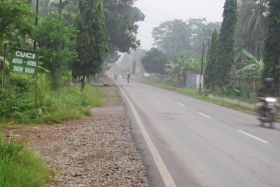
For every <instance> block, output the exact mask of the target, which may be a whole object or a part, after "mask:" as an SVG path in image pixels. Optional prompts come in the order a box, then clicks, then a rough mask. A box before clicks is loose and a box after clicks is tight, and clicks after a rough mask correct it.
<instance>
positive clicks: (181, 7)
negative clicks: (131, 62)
mask: <svg viewBox="0 0 280 187" xmlns="http://www.w3.org/2000/svg"><path fill="white" fill-rule="evenodd" d="M224 2H225V0H137V1H136V3H135V6H137V7H138V8H140V9H141V10H142V11H143V12H144V14H145V15H146V18H145V21H144V22H142V23H140V24H139V25H140V28H139V30H138V39H140V40H141V48H143V49H149V48H151V47H152V44H153V39H152V35H151V32H152V29H153V28H154V27H156V26H158V25H159V23H161V22H163V21H166V20H173V19H175V18H177V19H183V20H186V19H188V18H206V19H207V20H208V21H222V14H223V5H224Z"/></svg>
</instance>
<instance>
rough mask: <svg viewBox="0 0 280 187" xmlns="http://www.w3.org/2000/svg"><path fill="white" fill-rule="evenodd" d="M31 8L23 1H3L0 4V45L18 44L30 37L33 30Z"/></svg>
mask: <svg viewBox="0 0 280 187" xmlns="http://www.w3.org/2000/svg"><path fill="white" fill-rule="evenodd" d="M30 18H32V11H31V6H30V4H29V3H27V1H25V0H3V1H1V3H0V43H2V42H3V41H5V40H10V41H16V42H19V40H20V37H25V36H26V35H30V34H31V32H32V28H33V26H32V25H33V22H32V21H31V19H30Z"/></svg>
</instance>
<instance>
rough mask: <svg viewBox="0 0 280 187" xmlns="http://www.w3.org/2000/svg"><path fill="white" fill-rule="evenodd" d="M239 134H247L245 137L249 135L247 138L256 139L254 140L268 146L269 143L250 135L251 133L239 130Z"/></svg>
mask: <svg viewBox="0 0 280 187" xmlns="http://www.w3.org/2000/svg"><path fill="white" fill-rule="evenodd" d="M238 132H240V133H242V134H245V135H247V136H249V137H251V138H254V139H256V140H258V141H260V142H262V143H265V144H268V141H265V140H263V139H261V138H258V137H256V136H254V135H252V134H250V133H248V132H245V131H243V130H238Z"/></svg>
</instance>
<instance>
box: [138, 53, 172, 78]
mask: <svg viewBox="0 0 280 187" xmlns="http://www.w3.org/2000/svg"><path fill="white" fill-rule="evenodd" d="M167 63H168V58H167V57H166V56H165V55H164V54H163V53H162V52H161V51H160V50H158V49H155V48H153V49H151V50H150V51H148V52H147V53H146V56H145V57H143V58H142V64H143V66H144V68H145V70H146V72H147V73H157V74H164V73H165V70H164V69H165V65H166V64H167Z"/></svg>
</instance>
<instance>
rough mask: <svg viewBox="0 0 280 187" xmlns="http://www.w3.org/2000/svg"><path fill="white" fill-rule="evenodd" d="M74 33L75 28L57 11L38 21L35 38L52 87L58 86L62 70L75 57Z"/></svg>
mask: <svg viewBox="0 0 280 187" xmlns="http://www.w3.org/2000/svg"><path fill="white" fill-rule="evenodd" d="M75 34H76V31H75V29H74V28H73V27H69V26H67V24H66V23H65V22H64V20H63V19H62V17H61V16H59V15H58V14H57V13H51V14H49V16H47V17H43V18H42V19H41V21H40V24H39V26H38V30H37V33H36V40H37V42H38V44H39V48H40V52H41V53H42V55H43V59H42V60H43V62H44V67H46V68H47V69H48V70H49V71H50V75H51V80H52V88H53V89H57V88H58V87H59V85H60V82H61V80H62V75H63V72H64V71H65V70H66V69H67V66H68V65H69V63H70V61H71V60H72V59H74V58H75Z"/></svg>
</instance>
